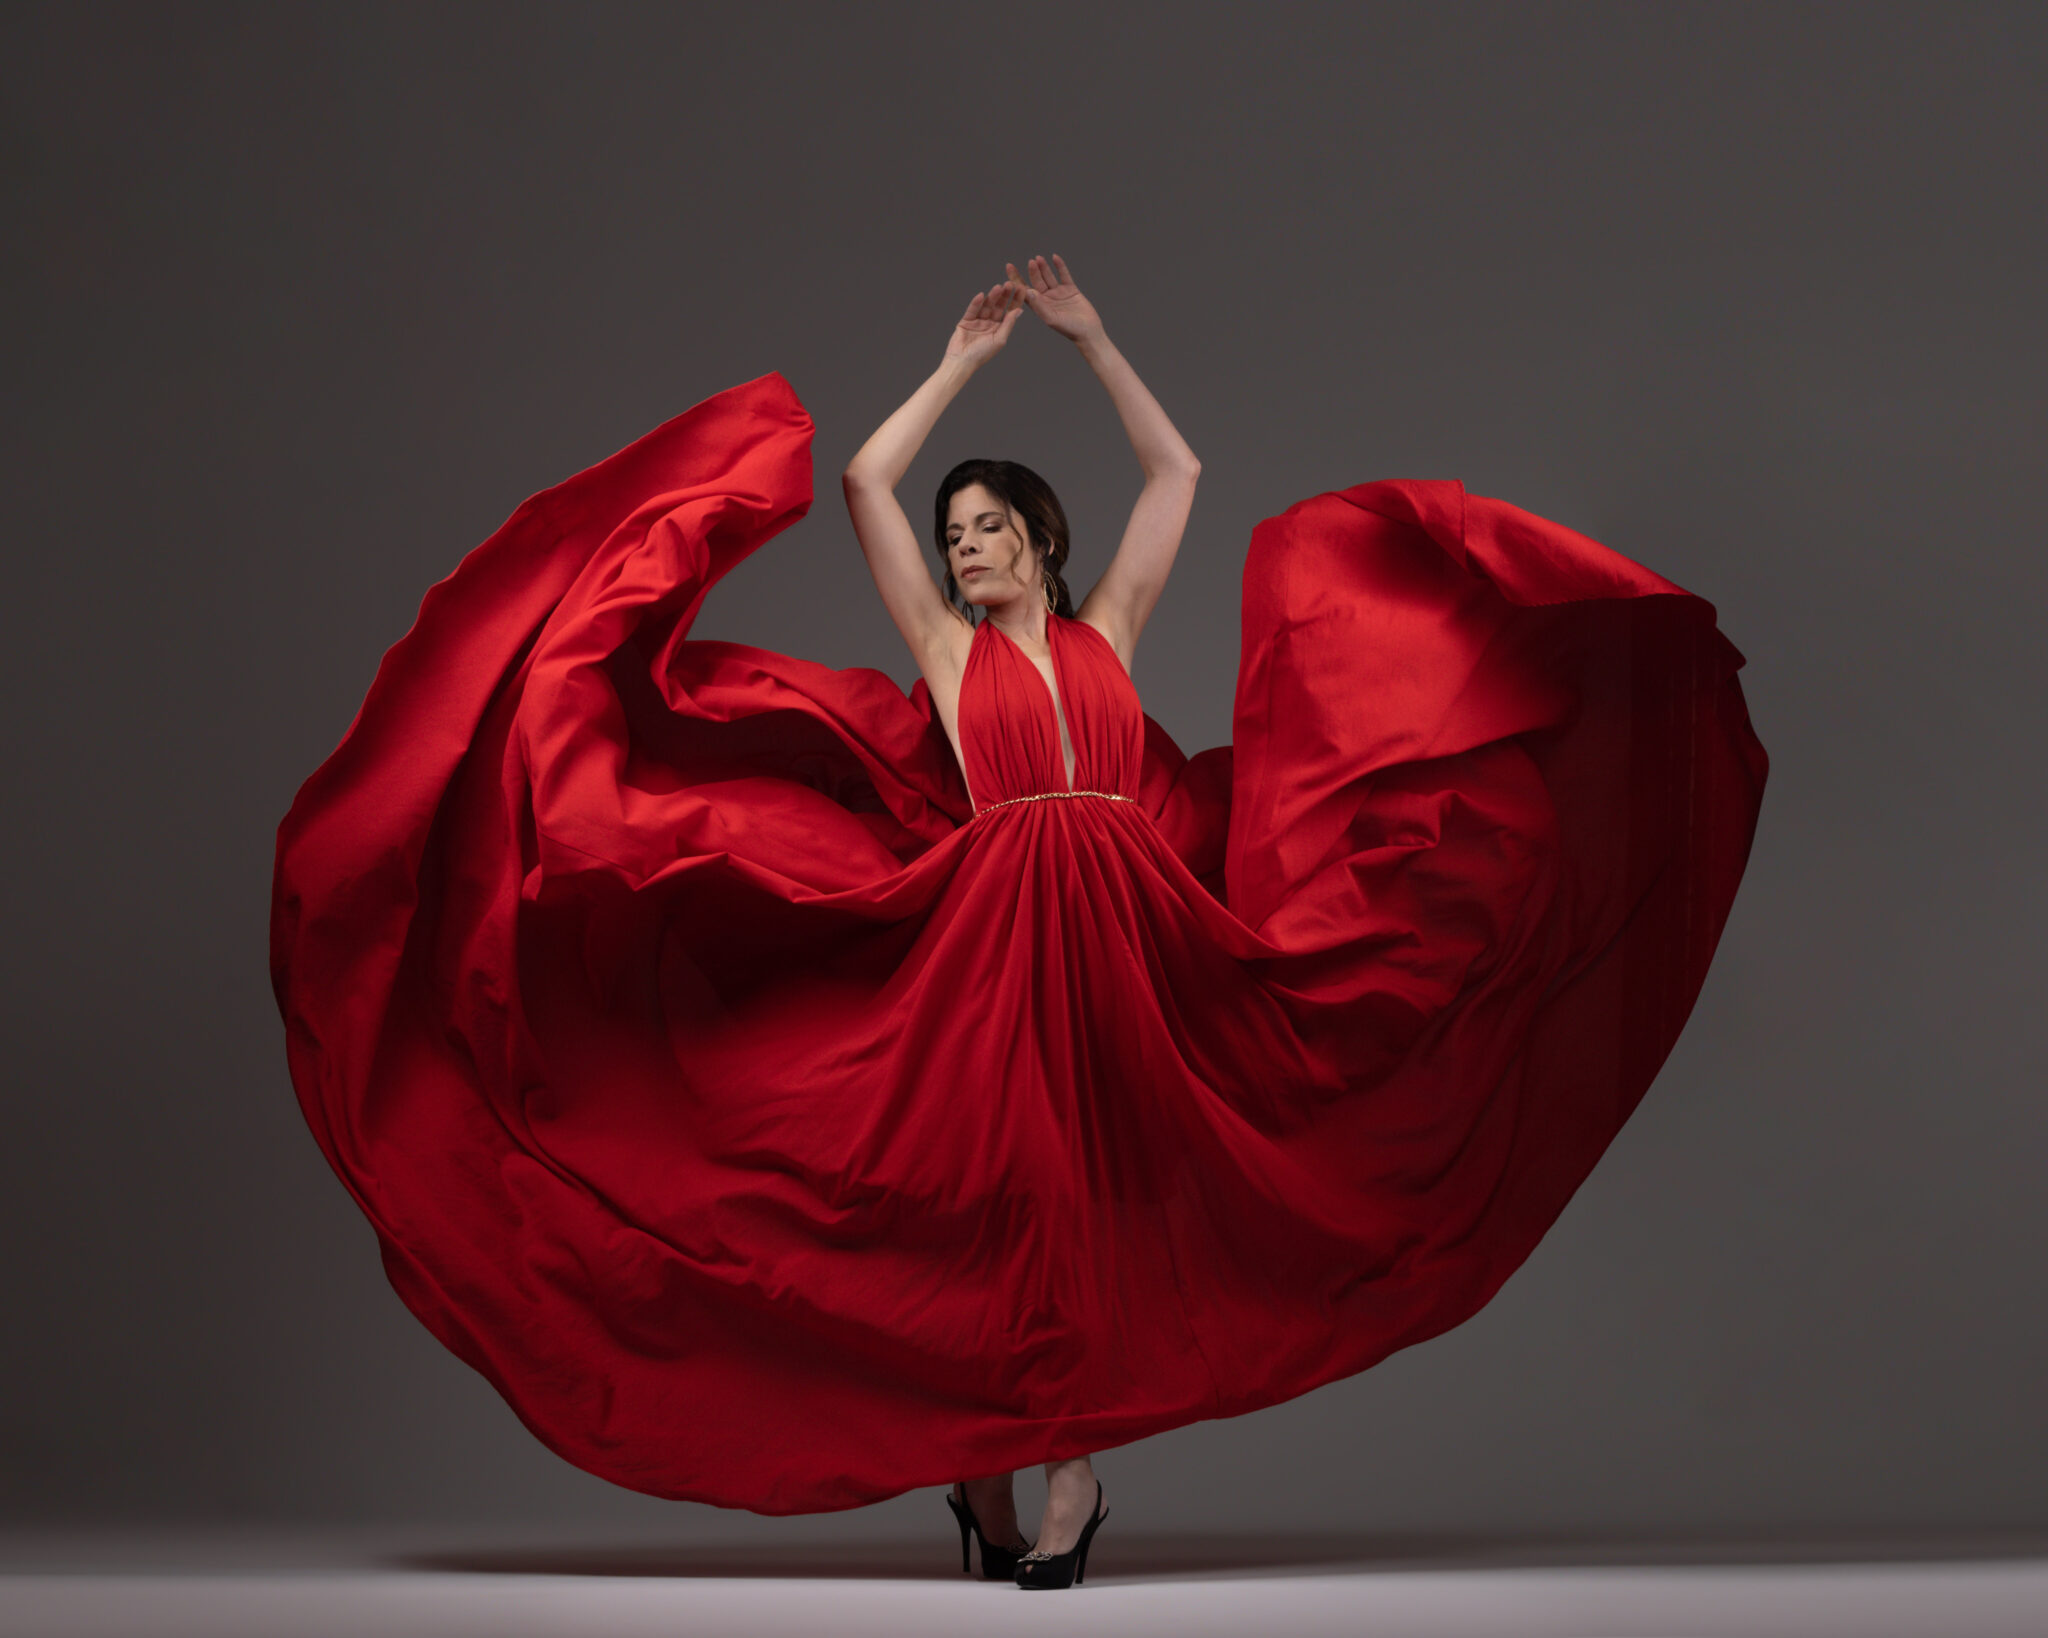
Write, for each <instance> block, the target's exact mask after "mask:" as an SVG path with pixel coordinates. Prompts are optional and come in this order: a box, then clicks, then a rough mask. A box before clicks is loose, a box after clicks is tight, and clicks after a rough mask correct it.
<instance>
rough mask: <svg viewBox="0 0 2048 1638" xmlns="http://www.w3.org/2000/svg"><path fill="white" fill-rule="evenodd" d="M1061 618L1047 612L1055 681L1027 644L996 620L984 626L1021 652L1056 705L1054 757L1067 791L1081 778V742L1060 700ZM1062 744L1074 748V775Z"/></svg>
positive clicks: (1048, 651)
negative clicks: (1057, 632) (1057, 637)
mask: <svg viewBox="0 0 2048 1638" xmlns="http://www.w3.org/2000/svg"><path fill="white" fill-rule="evenodd" d="M1057 619H1059V616H1058V615H1057V614H1054V613H1052V612H1051V611H1050V610H1048V611H1047V612H1046V616H1045V658H1046V663H1047V664H1048V665H1050V666H1051V667H1052V678H1051V680H1050V681H1047V679H1046V675H1045V673H1044V672H1043V671H1040V670H1039V669H1038V662H1037V661H1036V660H1034V659H1032V657H1031V656H1030V655H1029V654H1027V653H1025V652H1024V645H1023V644H1022V643H1020V642H1018V641H1017V639H1016V638H1014V637H1012V636H1011V635H1010V634H1009V633H1008V632H1007V631H1005V630H1003V628H1002V627H1001V626H999V625H997V624H996V623H995V621H993V620H986V621H984V622H983V624H984V625H987V626H988V627H990V628H991V629H992V630H994V632H995V634H996V635H997V636H998V637H1000V638H1002V640H1003V641H1004V642H1006V643H1008V644H1009V645H1010V647H1011V648H1013V649H1015V650H1016V651H1017V658H1018V659H1020V660H1022V661H1023V662H1024V663H1025V664H1026V665H1028V666H1030V667H1031V675H1032V676H1034V677H1036V678H1037V679H1038V683H1039V686H1040V687H1041V688H1043V689H1044V690H1045V693H1046V698H1047V700H1048V701H1050V702H1051V705H1052V732H1053V755H1054V756H1055V757H1057V758H1058V759H1059V763H1060V773H1061V775H1062V776H1063V777H1064V778H1065V780H1066V782H1067V789H1068V790H1070V791H1071V790H1072V789H1073V788H1074V781H1075V780H1077V779H1079V778H1080V777H1081V744H1080V741H1079V740H1077V739H1075V738H1074V731H1073V728H1072V726H1071V725H1070V723H1069V720H1068V717H1067V708H1066V706H1065V705H1064V704H1063V703H1062V702H1061V700H1060V654H1059V645H1058V644H1057V643H1055V642H1054V641H1053V638H1052V627H1053V622H1054V621H1055V620H1057ZM1062 745H1071V746H1073V748H1074V767H1073V771H1072V772H1071V773H1069V772H1068V771H1067V765H1066V754H1065V752H1064V751H1062V750H1061V746H1062Z"/></svg>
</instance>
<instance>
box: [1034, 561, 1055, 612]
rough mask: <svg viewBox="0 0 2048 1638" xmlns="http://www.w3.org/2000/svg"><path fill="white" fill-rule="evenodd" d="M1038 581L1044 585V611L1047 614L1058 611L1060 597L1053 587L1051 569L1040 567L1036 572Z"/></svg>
mask: <svg viewBox="0 0 2048 1638" xmlns="http://www.w3.org/2000/svg"><path fill="white" fill-rule="evenodd" d="M1038 581H1039V584H1040V585H1042V586H1043V587H1045V612H1046V613H1048V614H1057V613H1059V611H1060V598H1059V593H1058V591H1057V590H1055V589H1054V587H1053V580H1052V570H1050V569H1041V570H1040V571H1039V574H1038Z"/></svg>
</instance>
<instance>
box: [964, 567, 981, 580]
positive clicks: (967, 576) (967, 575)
mask: <svg viewBox="0 0 2048 1638" xmlns="http://www.w3.org/2000/svg"><path fill="white" fill-rule="evenodd" d="M987 573H988V570H986V569H962V570H961V571H960V578H961V579H962V580H972V579H973V578H974V577H975V576H976V575H978V574H987Z"/></svg>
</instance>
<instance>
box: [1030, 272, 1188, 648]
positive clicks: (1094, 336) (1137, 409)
mask: <svg viewBox="0 0 2048 1638" xmlns="http://www.w3.org/2000/svg"><path fill="white" fill-rule="evenodd" d="M1027 265H1028V272H1029V277H1030V285H1029V288H1028V291H1027V294H1026V295H1025V298H1024V299H1025V300H1026V301H1027V302H1028V303H1029V304H1030V307H1031V310H1032V312H1034V313H1036V314H1037V315H1038V316H1039V317H1040V318H1042V319H1043V320H1045V322H1046V324H1047V326H1048V327H1049V328H1051V329H1052V330H1054V331H1055V332H1057V333H1058V334H1060V335H1063V336H1065V337H1066V338H1067V339H1068V340H1069V341H1071V342H1073V343H1074V345H1075V346H1076V347H1077V348H1079V349H1080V352H1081V356H1082V357H1083V358H1085V359H1087V361H1088V365H1089V368H1091V369H1092V370H1094V371H1095V374H1096V377H1097V378H1098V379H1099V380H1100V381H1101V382H1102V384H1103V386H1104V387H1105V388H1106V389H1107V390H1108V392H1109V398H1110V402H1111V403H1113V404H1115V405H1116V412H1117V415H1118V416H1119V418H1121V420H1122V421H1123V424H1124V432H1125V434H1126V435H1127V436H1128V437H1129V438H1130V440H1131V448H1132V450H1133V451H1134V452H1135V453H1136V455H1137V457H1138V465H1139V467H1140V468H1141V469H1142V470H1143V471H1144V474H1145V487H1144V488H1143V489H1142V490H1141V491H1139V494H1138V501H1137V504H1136V505H1135V506H1133V507H1132V508H1131V518H1130V522H1129V523H1127V524H1126V525H1125V526H1124V537H1123V540H1122V541H1121V543H1119V545H1118V546H1117V549H1116V555H1115V556H1114V557H1112V558H1111V559H1110V561H1109V567H1108V568H1107V569H1105V570H1104V571H1103V574H1102V578H1101V579H1100V580H1098V581H1097V582H1096V583H1095V589H1094V590H1093V591H1091V592H1089V594H1088V595H1087V597H1086V598H1084V599H1083V600H1082V603H1081V606H1080V607H1079V608H1078V609H1076V610H1075V611H1074V612H1075V613H1076V614H1078V615H1079V616H1080V617H1081V618H1082V619H1084V620H1086V621H1088V622H1089V623H1090V624H1091V625H1094V626H1097V627H1099V628H1101V629H1102V630H1103V631H1105V632H1107V633H1108V634H1109V638H1110V642H1111V643H1112V645H1113V646H1114V647H1115V648H1116V651H1117V653H1118V654H1119V655H1120V656H1121V657H1122V659H1123V662H1124V667H1125V669H1126V670H1128V669H1129V668H1130V664H1131V656H1132V653H1133V651H1134V650H1135V649H1136V648H1137V645H1138V633H1139V632H1141V631H1142V630H1144V628H1145V622H1146V621H1147V620H1148V619H1150V618H1151V615H1152V609H1153V605H1154V604H1156V603H1157V602H1158V601H1159V595H1160V593H1161V592H1163V591H1165V589H1166V577H1167V576H1168V575H1169V574H1170V573H1172V571H1173V560H1174V557H1175V555H1176V554H1177V553H1178V552H1179V551H1180V541H1181V535H1182V534H1183V532H1185V530H1186V528H1187V522H1188V513H1189V511H1190V510H1191V509H1192V508H1193V506H1194V503H1195V480H1196V479H1197V478H1198V477H1199V476H1200V475H1201V471H1202V465H1201V462H1199V461H1197V460H1196V459H1195V452H1194V451H1193V450H1191V449H1189V448H1188V446H1187V443H1186V442H1185V440H1183V439H1182V437H1181V435H1180V434H1179V433H1178V432H1177V431H1175V430H1174V425H1173V423H1172V422H1171V421H1169V420H1168V419H1167V418H1166V411H1165V410H1163V409H1161V408H1160V407H1159V400H1158V399H1156V398H1154V397H1153V396H1152V394H1151V393H1150V392H1148V391H1147V390H1146V388H1145V383H1144V382H1142V381H1140V380H1139V379H1138V372H1137V371H1136V370H1134V369H1132V368H1131V366H1130V362H1129V360H1127V359H1126V358H1125V357H1124V355H1123V354H1122V353H1120V352H1118V351H1117V349H1116V346H1115V344H1114V343H1112V342H1111V341H1110V339H1109V336H1108V333H1107V332H1106V331H1105V330H1104V329H1103V327H1102V319H1101V317H1100V316H1099V315H1098V314H1097V313H1096V311H1095V308H1094V305H1093V304H1092V303H1091V302H1090V301H1089V300H1088V298H1087V297H1086V296H1084V295H1082V294H1081V292H1080V290H1079V288H1078V287H1077V286H1076V285H1075V283H1074V276H1073V274H1072V273H1070V272H1068V271H1067V264H1066V262H1065V261H1064V260H1063V259H1062V258H1060V257H1058V256H1055V257H1053V259H1052V261H1051V262H1047V261H1046V259H1045V258H1044V257H1043V256H1034V257H1032V258H1031V260H1030V262H1029V264H1027ZM1007 270H1008V272H1009V275H1010V277H1011V279H1012V280H1017V279H1018V273H1017V269H1016V267H1015V266H1014V265H1011V266H1008V269H1007Z"/></svg>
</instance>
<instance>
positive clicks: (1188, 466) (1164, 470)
mask: <svg viewBox="0 0 2048 1638" xmlns="http://www.w3.org/2000/svg"><path fill="white" fill-rule="evenodd" d="M1201 475H1202V463H1201V462H1200V461H1198V460H1196V459H1195V457H1194V456H1193V455H1192V454H1188V455H1183V456H1181V457H1180V458H1178V459H1177V460H1171V461H1167V462H1164V463H1162V464H1161V465H1160V466H1158V467H1157V468H1155V469H1154V470H1153V471H1152V472H1150V473H1149V474H1147V476H1149V477H1153V478H1158V479H1162V480H1163V481H1165V482H1167V483H1180V484H1186V485H1187V487H1188V488H1190V489H1192V488H1194V486H1195V480H1196V479H1197V478H1199V477H1200V476H1201Z"/></svg>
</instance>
